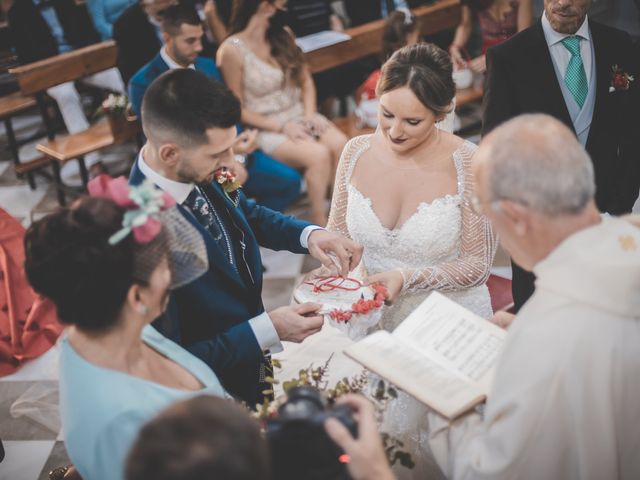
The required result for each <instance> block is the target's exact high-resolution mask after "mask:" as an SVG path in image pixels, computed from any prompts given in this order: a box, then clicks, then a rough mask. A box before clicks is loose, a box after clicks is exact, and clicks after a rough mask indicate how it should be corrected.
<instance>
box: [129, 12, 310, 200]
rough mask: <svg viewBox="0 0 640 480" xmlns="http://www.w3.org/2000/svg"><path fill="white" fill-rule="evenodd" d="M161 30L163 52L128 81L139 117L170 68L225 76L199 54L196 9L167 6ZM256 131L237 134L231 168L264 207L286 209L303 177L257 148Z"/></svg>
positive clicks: (163, 14) (133, 103)
mask: <svg viewBox="0 0 640 480" xmlns="http://www.w3.org/2000/svg"><path fill="white" fill-rule="evenodd" d="M161 29H162V40H163V46H162V48H161V49H160V52H159V53H158V54H157V55H156V56H155V58H154V59H153V60H151V61H150V62H149V63H147V64H146V65H145V66H144V67H142V68H141V69H140V70H139V71H138V72H137V73H136V74H135V75H134V76H133V77H132V78H131V80H130V81H129V99H130V100H131V105H132V108H133V111H134V112H135V113H136V115H138V117H140V108H141V107H142V98H143V97H144V92H146V90H147V88H148V87H149V85H150V84H151V83H152V82H153V81H154V80H155V79H156V78H157V77H159V76H160V75H162V74H163V73H164V72H166V71H167V70H169V69H173V68H193V69H194V70H197V71H199V72H202V73H204V74H205V75H207V76H208V77H210V78H213V79H215V80H221V79H222V77H221V75H220V72H219V71H218V67H216V64H215V62H214V61H213V60H211V59H210V58H205V57H201V56H199V54H200V52H202V42H201V38H202V35H203V28H202V22H201V21H200V18H199V17H198V14H197V13H196V10H195V9H194V8H192V7H189V6H184V5H174V6H171V7H169V8H167V9H166V10H164V11H163V13H162V27H161ZM256 133H257V132H256V131H255V130H247V131H244V132H242V133H241V134H240V135H239V136H238V139H237V140H236V143H235V144H234V146H233V151H234V153H235V154H236V160H238V161H237V162H236V163H234V165H233V168H232V170H233V172H234V173H235V174H236V177H237V179H238V181H239V182H240V183H241V184H243V186H244V189H245V192H246V193H247V195H248V196H249V197H251V198H255V199H256V200H257V201H258V203H260V204H261V205H264V206H265V207H269V208H272V209H274V210H284V209H285V208H287V207H288V206H289V205H290V204H291V203H293V201H294V200H296V199H297V198H298V196H299V195H300V189H301V186H302V185H301V184H302V177H301V176H300V174H299V173H298V172H297V171H296V170H294V169H293V168H291V167H288V166H287V165H284V164H282V163H280V162H278V161H276V160H274V159H273V158H271V157H269V156H268V155H266V154H265V153H263V152H261V151H259V150H255V138H256ZM245 166H246V168H245Z"/></svg>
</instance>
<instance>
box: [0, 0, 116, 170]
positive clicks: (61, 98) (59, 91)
mask: <svg viewBox="0 0 640 480" xmlns="http://www.w3.org/2000/svg"><path fill="white" fill-rule="evenodd" d="M2 7H3V9H4V10H5V11H6V12H7V20H8V22H9V32H10V37H11V43H12V45H13V47H14V48H15V51H16V54H17V55H18V60H19V61H20V63H21V64H27V63H32V62H35V61H38V60H44V59H45V58H50V57H54V56H56V55H59V54H61V53H66V52H70V51H72V50H75V49H77V48H81V47H86V46H87V45H91V44H93V43H98V42H99V41H100V37H99V36H98V33H97V32H96V31H95V30H94V29H93V26H92V24H91V20H90V18H89V17H88V15H87V13H86V10H84V7H82V8H81V7H79V6H77V5H76V4H75V2H74V0H52V1H45V0H36V1H32V0H3V3H2ZM82 82H83V83H86V84H88V85H93V86H96V87H99V88H103V89H105V90H110V91H113V92H116V93H121V94H124V93H125V87H124V84H123V83H122V78H121V77H120V75H119V74H118V70H116V69H115V68H110V69H108V70H105V71H103V72H99V73H96V74H94V75H90V76H88V77H84V78H83V79H82ZM47 94H48V95H49V96H51V97H52V98H53V99H54V100H55V101H56V103H57V104H58V108H59V109H60V113H61V114H62V119H63V120H64V124H65V127H66V128H67V131H68V132H69V133H78V132H81V131H83V130H86V129H87V128H89V120H88V119H87V117H86V115H85V113H84V110H83V107H82V99H81V98H80V94H79V93H78V91H77V90H76V87H75V85H74V83H73V82H66V83H62V84H60V85H56V86H55V87H51V88H48V89H47ZM84 158H85V162H86V165H87V167H88V168H89V173H90V175H91V176H95V175H97V174H98V173H101V172H102V171H103V170H104V167H103V165H102V162H101V157H100V155H99V154H98V153H97V152H94V153H89V154H87V155H85V157H84ZM78 171H79V170H78V164H77V162H67V163H65V164H64V165H63V166H62V177H63V179H64V180H65V181H69V179H70V177H71V176H73V175H74V174H77V173H78Z"/></svg>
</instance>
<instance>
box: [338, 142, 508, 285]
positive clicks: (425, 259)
mask: <svg viewBox="0 0 640 480" xmlns="http://www.w3.org/2000/svg"><path fill="white" fill-rule="evenodd" d="M370 138H371V136H370V135H365V136H361V137H356V138H354V139H352V140H351V141H350V142H349V143H348V144H347V145H346V147H345V149H344V151H343V154H342V158H341V159H340V164H339V165H338V172H337V175H336V182H335V189H334V196H333V201H332V205H331V213H330V217H329V224H328V229H330V230H333V231H337V232H339V233H341V234H343V235H345V236H348V237H349V238H352V239H353V240H355V241H357V242H359V243H361V244H362V245H363V246H364V254H363V264H364V267H365V268H366V270H367V272H368V273H369V274H374V273H380V272H384V271H390V270H400V271H401V272H402V274H403V277H404V279H405V282H404V288H403V291H404V292H405V293H406V292H412V291H425V290H426V291H430V290H439V291H455V290H463V289H468V288H471V287H474V286H477V285H482V284H484V283H485V282H486V280H487V278H488V276H489V269H490V267H491V264H492V262H493V256H494V253H495V248H496V239H495V236H494V235H493V233H492V230H491V226H490V224H489V221H488V220H487V219H486V218H485V217H482V216H478V215H476V214H475V213H474V212H473V211H472V210H471V208H470V205H469V202H468V200H467V199H468V198H469V195H470V192H471V189H472V188H473V177H472V171H471V163H472V158H473V154H474V152H475V150H476V147H475V145H473V144H472V143H470V142H464V143H463V144H462V145H461V146H460V147H459V148H458V149H457V150H456V151H455V152H454V153H453V162H454V164H455V167H456V172H457V178H458V182H457V185H458V189H457V190H458V191H457V192H456V193H455V194H452V195H446V196H444V197H440V198H437V199H436V200H434V201H433V202H431V203H426V202H423V203H421V204H420V205H419V206H418V208H417V210H416V211H415V212H414V213H413V215H411V216H410V217H409V218H408V219H407V220H406V221H405V222H404V223H403V224H402V225H401V226H400V227H399V228H396V229H393V230H390V229H388V228H385V227H384V226H383V225H382V223H381V222H380V220H379V218H378V216H377V215H376V213H375V212H374V210H373V209H372V205H371V201H370V200H369V199H368V198H366V197H365V196H364V195H362V193H360V191H358V189H357V188H356V187H354V186H353V185H351V183H350V179H351V175H352V173H353V170H354V167H355V165H356V163H357V161H358V159H359V158H360V156H361V155H362V154H363V153H364V152H365V151H366V150H367V149H368V148H369V146H370Z"/></svg>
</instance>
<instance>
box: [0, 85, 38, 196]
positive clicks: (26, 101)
mask: <svg viewBox="0 0 640 480" xmlns="http://www.w3.org/2000/svg"><path fill="white" fill-rule="evenodd" d="M35 106H36V99H35V98H34V97H32V96H25V95H23V94H22V93H20V92H16V93H12V94H10V95H5V96H4V97H0V119H1V120H2V121H3V122H4V128H5V132H6V134H7V143H8V144H9V151H10V152H11V156H12V157H13V163H14V168H15V169H16V173H18V174H19V175H21V174H25V173H26V174H27V177H28V180H29V186H30V187H31V188H32V189H33V188H35V180H34V178H33V174H32V173H31V172H30V168H28V167H30V166H32V165H35V162H34V161H33V160H32V161H30V162H26V163H21V162H20V155H19V154H18V141H17V140H16V135H15V132H14V131H13V123H12V122H11V118H12V117H13V116H15V115H17V114H18V113H20V112H23V111H25V110H28V109H30V108H32V107H35ZM36 160H38V159H36Z"/></svg>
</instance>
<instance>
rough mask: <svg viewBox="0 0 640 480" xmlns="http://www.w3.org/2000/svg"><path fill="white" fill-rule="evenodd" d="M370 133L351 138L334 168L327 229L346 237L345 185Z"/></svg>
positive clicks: (346, 200) (347, 234) (367, 143)
mask: <svg viewBox="0 0 640 480" xmlns="http://www.w3.org/2000/svg"><path fill="white" fill-rule="evenodd" d="M369 137H370V135H362V136H359V137H355V138H352V139H351V140H349V141H348V142H347V144H346V145H345V147H344V150H342V155H341V156H340V162H339V163H338V168H337V170H336V180H335V184H334V187H333V197H332V198H331V211H330V212H329V222H328V223H327V230H329V231H331V232H337V233H339V234H341V235H343V236H345V237H347V238H351V237H350V235H349V229H348V228H347V203H348V201H349V200H348V197H349V192H348V191H347V187H348V185H349V181H350V180H351V174H352V173H353V168H354V167H355V165H356V161H357V159H358V156H359V155H360V153H361V152H362V150H363V149H364V148H366V147H367V146H368V145H369Z"/></svg>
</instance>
